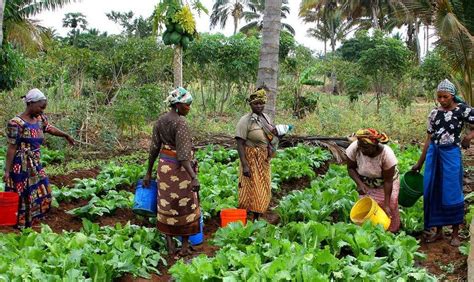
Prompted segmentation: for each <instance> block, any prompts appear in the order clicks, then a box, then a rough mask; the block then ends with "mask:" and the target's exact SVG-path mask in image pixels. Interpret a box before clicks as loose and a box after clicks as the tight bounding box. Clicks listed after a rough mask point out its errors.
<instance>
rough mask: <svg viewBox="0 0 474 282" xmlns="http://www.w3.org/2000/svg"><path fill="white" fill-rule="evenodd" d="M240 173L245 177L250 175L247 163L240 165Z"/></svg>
mask: <svg viewBox="0 0 474 282" xmlns="http://www.w3.org/2000/svg"><path fill="white" fill-rule="evenodd" d="M242 173H243V175H244V176H246V177H250V168H249V166H248V165H242Z"/></svg>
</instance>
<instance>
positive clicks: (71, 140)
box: [64, 135, 76, 146]
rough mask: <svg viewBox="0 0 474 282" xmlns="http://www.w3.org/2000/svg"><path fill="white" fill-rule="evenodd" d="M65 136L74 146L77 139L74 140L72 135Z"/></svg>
mask: <svg viewBox="0 0 474 282" xmlns="http://www.w3.org/2000/svg"><path fill="white" fill-rule="evenodd" d="M64 138H66V140H67V142H68V143H69V145H71V146H74V145H75V144H76V140H74V138H72V137H71V135H66V136H65V137H64Z"/></svg>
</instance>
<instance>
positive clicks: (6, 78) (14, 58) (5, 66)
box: [0, 43, 25, 91]
mask: <svg viewBox="0 0 474 282" xmlns="http://www.w3.org/2000/svg"><path fill="white" fill-rule="evenodd" d="M24 75H25V58H24V56H23V54H22V53H21V52H19V51H18V50H17V49H15V48H13V46H12V45H11V44H9V43H7V44H4V45H3V46H2V48H0V91H3V90H10V89H12V88H14V87H15V86H16V85H17V83H18V81H19V80H20V79H21V78H22V77H23V76H24Z"/></svg>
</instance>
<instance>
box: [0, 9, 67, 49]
mask: <svg viewBox="0 0 474 282" xmlns="http://www.w3.org/2000/svg"><path fill="white" fill-rule="evenodd" d="M1 1H2V3H0V4H1V5H0V10H2V9H1V6H4V9H3V18H2V16H1V15H0V30H4V31H5V33H4V34H3V36H1V37H0V43H2V42H3V39H4V38H5V39H6V40H7V41H9V42H13V43H15V44H17V45H20V46H22V47H23V48H27V47H30V46H34V47H36V48H38V49H40V48H42V37H43V36H44V32H45V31H46V29H45V28H43V27H41V26H39V25H38V23H37V22H36V21H34V20H31V19H29V17H31V16H34V15H37V14H39V13H40V12H42V11H45V10H55V9H58V8H61V7H63V6H64V5H66V4H68V3H70V2H74V1H75V0H36V1H32V0H8V1H5V0H1ZM0 13H1V12H0ZM0 34H1V33H0ZM0 46H1V44H0Z"/></svg>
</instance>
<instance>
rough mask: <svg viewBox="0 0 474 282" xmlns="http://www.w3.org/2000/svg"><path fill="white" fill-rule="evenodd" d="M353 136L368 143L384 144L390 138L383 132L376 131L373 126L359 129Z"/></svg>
mask: <svg viewBox="0 0 474 282" xmlns="http://www.w3.org/2000/svg"><path fill="white" fill-rule="evenodd" d="M355 136H356V137H357V140H362V141H364V142H366V143H368V144H373V145H377V144H379V143H382V144H385V143H388V141H389V140H390V139H389V138H388V136H387V134H385V133H381V132H378V131H377V130H375V129H373V128H366V129H359V130H357V132H356V134H355Z"/></svg>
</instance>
